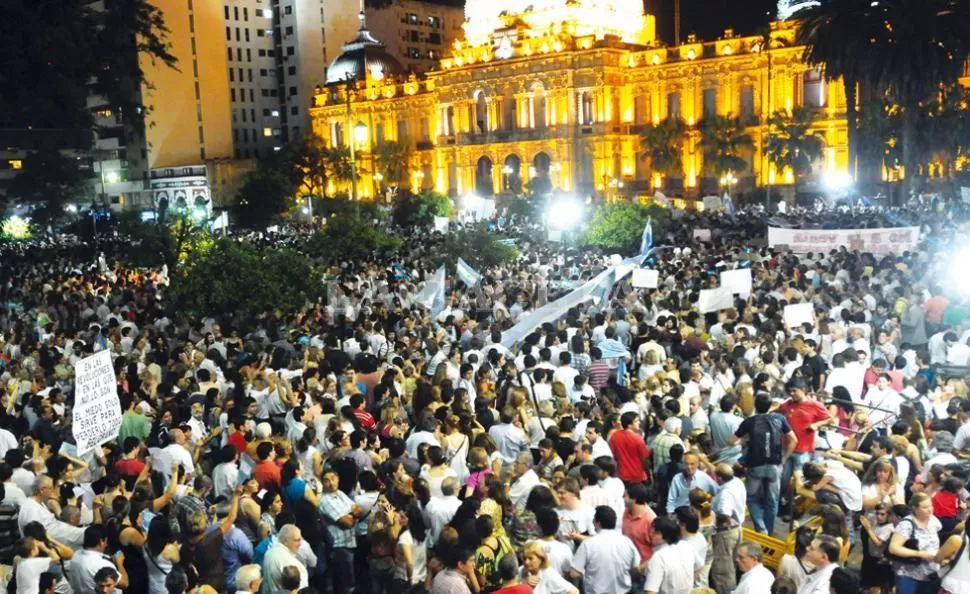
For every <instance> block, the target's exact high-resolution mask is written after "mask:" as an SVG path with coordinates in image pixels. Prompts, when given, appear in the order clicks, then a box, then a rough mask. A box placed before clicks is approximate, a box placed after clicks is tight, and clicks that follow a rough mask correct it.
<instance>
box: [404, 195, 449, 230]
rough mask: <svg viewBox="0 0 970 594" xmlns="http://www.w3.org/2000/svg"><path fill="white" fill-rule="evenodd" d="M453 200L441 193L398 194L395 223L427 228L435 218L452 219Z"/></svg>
mask: <svg viewBox="0 0 970 594" xmlns="http://www.w3.org/2000/svg"><path fill="white" fill-rule="evenodd" d="M451 212H452V203H451V198H449V197H448V196H446V195H445V194H442V193H440V192H434V191H431V190H422V191H421V193H420V194H412V193H410V192H405V191H403V190H402V191H400V192H398V197H397V202H396V203H395V205H394V223H395V224H397V225H401V226H402V227H409V226H426V225H430V224H432V223H433V222H434V218H435V217H450V216H451Z"/></svg>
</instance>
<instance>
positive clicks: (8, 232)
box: [0, 216, 34, 240]
mask: <svg viewBox="0 0 970 594" xmlns="http://www.w3.org/2000/svg"><path fill="white" fill-rule="evenodd" d="M33 235H34V226H33V225H31V224H30V223H28V222H27V221H26V220H25V219H22V218H20V217H18V216H12V217H10V218H8V219H4V221H3V225H2V226H0V237H2V238H3V239H8V240H10V239H14V240H16V239H30V238H31V237H33Z"/></svg>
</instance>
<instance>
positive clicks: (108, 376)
mask: <svg viewBox="0 0 970 594" xmlns="http://www.w3.org/2000/svg"><path fill="white" fill-rule="evenodd" d="M120 429H121V401H119V400H118V384H117V380H116V378H115V371H114V365H113V363H112V360H111V351H108V350H104V351H101V352H98V353H95V354H93V355H91V356H90V357H85V358H84V359H81V360H80V361H78V362H77V365H75V366H74V415H73V422H72V425H71V430H72V433H73V434H74V439H75V441H76V442H77V453H78V455H79V456H80V455H83V454H85V453H87V452H89V451H91V450H93V449H94V448H96V447H98V446H99V445H101V444H103V443H105V442H108V441H111V440H112V439H115V438H116V437H118V431H119V430H120Z"/></svg>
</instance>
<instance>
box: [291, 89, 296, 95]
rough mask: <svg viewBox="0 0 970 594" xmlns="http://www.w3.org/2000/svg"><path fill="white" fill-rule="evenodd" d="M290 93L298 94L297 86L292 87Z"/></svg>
mask: <svg viewBox="0 0 970 594" xmlns="http://www.w3.org/2000/svg"><path fill="white" fill-rule="evenodd" d="M290 95H296V87H290Z"/></svg>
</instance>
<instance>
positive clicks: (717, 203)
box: [704, 196, 721, 210]
mask: <svg viewBox="0 0 970 594" xmlns="http://www.w3.org/2000/svg"><path fill="white" fill-rule="evenodd" d="M719 208H721V197H720V196H704V210H717V209H719Z"/></svg>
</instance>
